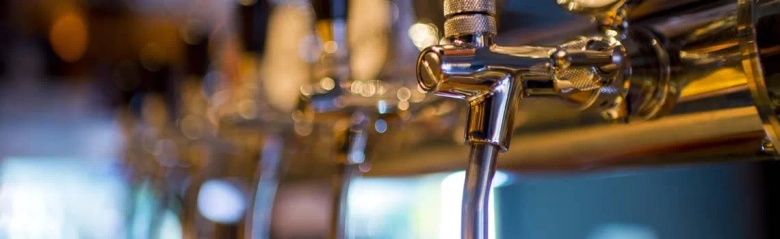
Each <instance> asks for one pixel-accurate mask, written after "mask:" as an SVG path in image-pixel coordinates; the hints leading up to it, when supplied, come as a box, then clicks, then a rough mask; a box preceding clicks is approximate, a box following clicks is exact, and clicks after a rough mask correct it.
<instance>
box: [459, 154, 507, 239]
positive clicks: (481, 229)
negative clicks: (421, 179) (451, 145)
mask: <svg viewBox="0 0 780 239" xmlns="http://www.w3.org/2000/svg"><path fill="white" fill-rule="evenodd" d="M498 152H499V149H498V147H496V146H495V145H492V144H472V145H471V154H470V156H469V166H468V167H467V168H466V183H465V185H464V186H463V212H462V215H463V220H462V221H461V228H462V229H463V230H462V234H461V238H488V219H489V216H490V215H489V214H488V203H489V199H490V185H491V183H492V182H493V175H495V173H496V158H497V157H498Z"/></svg>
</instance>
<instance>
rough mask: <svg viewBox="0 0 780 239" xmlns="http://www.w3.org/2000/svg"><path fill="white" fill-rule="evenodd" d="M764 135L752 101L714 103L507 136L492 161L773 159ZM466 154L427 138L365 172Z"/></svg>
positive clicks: (424, 167)
mask: <svg viewBox="0 0 780 239" xmlns="http://www.w3.org/2000/svg"><path fill="white" fill-rule="evenodd" d="M764 137H765V136H764V133H763V129H762V127H761V119H760V118H759V116H758V112H757V111H756V110H755V109H754V108H753V107H752V106H749V107H742V108H733V109H724V110H713V111H707V112H700V113H692V114H683V115H676V116H669V117H666V118H663V119H659V120H654V121H644V122H637V123H629V124H620V125H605V126H598V127H588V128H581V129H575V130H565V131H556V132H547V133H537V134H533V135H522V134H518V135H515V136H514V137H513V139H512V147H511V148H510V149H509V150H508V151H507V152H505V153H503V154H501V155H500V157H499V160H498V162H497V165H498V166H497V167H498V169H500V170H504V171H509V172H519V173H522V174H533V173H550V172H552V173H572V172H585V171H592V170H610V169H614V168H625V167H636V166H650V167H662V166H664V165H670V164H692V163H715V162H723V161H740V160H749V161H754V160H766V159H771V158H772V157H773V156H772V155H771V154H764V153H761V152H760V149H761V145H762V144H761V142H762V140H763V139H764ZM598 139H604V140H598ZM616 143H619V147H618V146H617V145H616ZM550 149H555V150H550ZM468 154H469V151H468V149H467V148H466V147H463V146H462V145H460V144H448V145H443V144H441V143H436V142H433V141H431V142H429V143H427V144H423V145H421V146H420V147H415V148H410V149H408V150H405V151H403V152H397V153H396V154H389V155H387V157H390V158H393V159H394V160H387V159H384V158H374V161H373V165H372V166H373V168H372V170H371V171H370V172H367V173H366V174H365V175H364V176H367V177H388V176H399V175H420V174H428V173H434V172H448V171H455V170H461V169H462V168H463V166H464V165H465V164H464V162H465V161H467V160H468V159H467V158H468ZM421 159H425V160H421Z"/></svg>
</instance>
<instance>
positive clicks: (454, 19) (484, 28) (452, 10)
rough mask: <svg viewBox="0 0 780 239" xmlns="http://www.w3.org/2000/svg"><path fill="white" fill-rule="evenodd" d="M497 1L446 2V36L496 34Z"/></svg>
mask: <svg viewBox="0 0 780 239" xmlns="http://www.w3.org/2000/svg"><path fill="white" fill-rule="evenodd" d="M495 15H496V1H495V0H445V1H444V17H445V18H446V19H447V20H446V21H445V22H444V36H445V37H448V38H449V37H456V36H466V35H477V34H491V35H495V34H496V17H495Z"/></svg>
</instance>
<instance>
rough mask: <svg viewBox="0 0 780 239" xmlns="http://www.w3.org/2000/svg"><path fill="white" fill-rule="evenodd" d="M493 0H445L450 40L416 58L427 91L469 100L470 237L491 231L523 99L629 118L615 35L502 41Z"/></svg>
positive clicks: (466, 198)
mask: <svg viewBox="0 0 780 239" xmlns="http://www.w3.org/2000/svg"><path fill="white" fill-rule="evenodd" d="M495 15H496V5H495V1H494V0H445V1H444V16H445V18H446V21H445V23H444V36H445V38H446V39H445V42H446V44H444V45H436V46H431V47H428V48H426V49H424V50H423V51H422V52H421V53H420V56H419V58H418V60H417V78H418V82H419V85H420V87H421V88H422V89H424V90H425V91H427V92H434V93H435V94H437V95H439V96H443V97H449V98H456V99H462V100H465V101H467V102H468V105H469V109H468V118H467V124H466V133H465V141H466V142H467V143H468V144H470V145H471V153H470V159H469V164H468V168H467V170H466V182H465V186H464V195H463V208H462V231H461V236H462V238H464V239H484V238H487V237H488V230H487V225H488V222H487V220H488V218H489V217H488V215H487V214H488V202H489V200H488V199H489V197H490V195H489V192H490V185H491V180H492V178H493V175H494V174H495V170H496V158H497V157H498V154H499V153H501V152H505V151H507V150H508V148H509V146H510V138H511V133H512V132H513V129H514V124H515V115H516V112H517V110H518V104H519V102H520V101H522V100H523V99H525V98H529V97H560V98H561V99H564V100H568V101H572V102H573V103H574V104H573V107H576V108H579V109H581V110H583V111H584V110H594V109H595V110H599V111H602V112H603V114H604V116H605V117H606V118H607V119H608V120H613V121H621V120H623V119H625V118H626V117H627V114H626V113H625V110H624V109H625V107H626V106H625V104H623V103H622V102H624V101H623V96H624V94H625V91H626V87H625V84H624V82H623V73H624V70H625V62H624V59H625V50H624V48H623V47H622V46H621V44H620V41H619V40H617V39H615V37H617V35H615V34H612V35H607V34H597V35H596V36H593V37H579V38H578V39H576V40H574V41H570V42H567V43H564V44H561V45H558V46H556V47H539V46H512V47H508V46H499V45H496V44H495V43H494V39H495V37H496V33H497V30H496V29H497V27H496V19H495Z"/></svg>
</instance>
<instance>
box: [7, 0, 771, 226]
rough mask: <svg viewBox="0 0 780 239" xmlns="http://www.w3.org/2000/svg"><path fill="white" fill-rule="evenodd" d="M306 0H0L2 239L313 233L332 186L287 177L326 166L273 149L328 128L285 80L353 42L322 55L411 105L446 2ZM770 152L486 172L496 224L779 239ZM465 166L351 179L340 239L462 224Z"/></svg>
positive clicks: (294, 82)
mask: <svg viewBox="0 0 780 239" xmlns="http://www.w3.org/2000/svg"><path fill="white" fill-rule="evenodd" d="M500 2H501V8H499V9H501V13H500V22H501V23H500V31H501V32H512V33H514V34H515V35H512V36H522V35H523V34H526V35H527V36H528V37H533V36H535V35H542V34H544V32H545V29H548V28H550V27H560V26H564V27H565V26H566V24H567V23H570V22H572V21H578V20H582V19H578V18H577V17H575V16H572V15H567V14H566V13H565V12H564V11H562V10H560V9H559V8H558V6H557V5H556V4H555V2H554V1H552V0H506V1H500ZM321 4H322V3H321V2H320V1H317V0H311V1H308V0H3V1H0V238H8V239H28V238H47V239H50V238H63V239H70V238H166V239H167V238H173V239H176V238H269V235H270V238H326V232H325V231H326V230H327V228H326V227H327V223H328V220H330V217H329V213H330V209H329V207H330V206H331V204H330V202H329V201H328V200H331V199H330V198H329V197H327V196H323V195H325V194H327V193H323V190H324V188H327V186H324V187H323V185H322V183H316V182H317V181H316V180H315V183H307V181H306V180H303V179H302V178H305V177H304V176H300V175H317V173H316V172H319V171H321V170H323V169H322V168H319V167H317V164H309V166H292V165H293V164H287V162H288V161H294V160H288V159H287V158H289V157H295V158H303V159H308V158H307V157H310V158H317V157H319V156H317V155H318V152H320V151H317V150H315V149H311V148H316V145H317V144H319V143H323V142H324V143H327V142H330V141H328V139H320V138H311V137H309V138H306V137H303V136H307V135H309V134H311V132H312V129H311V128H306V127H303V126H300V125H294V124H292V123H290V122H292V121H293V120H292V118H293V117H294V115H292V114H291V112H293V111H294V109H296V107H298V104H299V100H300V97H299V95H300V94H304V95H306V94H307V92H308V93H309V94H311V92H312V91H317V90H321V89H325V90H326V91H327V90H330V89H333V88H334V86H336V85H340V84H341V83H340V82H339V81H338V80H339V79H336V80H334V79H331V78H327V77H325V78H322V77H313V75H317V74H318V68H317V65H318V63H317V62H321V61H322V58H321V55H322V53H323V52H326V53H327V52H330V53H338V52H341V51H343V49H347V48H349V50H350V52H349V54H350V58H349V60H348V62H339V61H336V63H335V64H340V65H344V66H347V67H349V68H351V69H352V73H351V77H352V78H354V79H360V80H373V79H379V78H382V79H386V80H388V81H391V82H399V84H400V85H402V86H404V87H400V88H398V89H397V92H398V94H395V93H393V94H392V95H397V96H398V102H400V103H398V104H397V105H394V106H393V107H397V108H398V109H399V110H401V111H403V110H406V109H408V108H409V102H411V103H414V102H419V101H421V100H422V97H424V96H422V93H420V92H419V91H417V90H416V88H415V86H414V82H415V79H414V73H413V71H414V66H413V62H414V59H415V58H416V53H417V52H418V51H419V49H422V48H424V47H426V46H429V45H432V44H435V43H437V42H438V40H439V39H438V37H439V36H440V35H441V32H440V31H441V30H440V29H441V23H442V22H443V18H442V16H441V4H442V3H441V0H416V1H392V0H351V1H349V4H348V5H347V6H349V8H348V9H343V11H344V12H348V13H349V18H348V20H347V25H346V26H347V30H346V31H347V32H348V34H346V35H347V36H348V39H342V40H343V41H342V40H339V39H338V36H336V37H333V39H328V38H327V37H324V36H323V34H321V32H318V31H317V26H318V22H320V21H321V20H322V19H321V18H322V16H318V14H317V13H318V12H317V11H316V10H317V8H318V6H319V5H321ZM336 12H337V11H336ZM328 17H334V18H335V17H337V16H335V15H334V16H328ZM585 20H587V19H585ZM334 32H337V33H338V31H334ZM339 43H341V44H342V45H339ZM343 44H347V45H348V46H344V45H343ZM387 72H390V73H387ZM366 82H368V81H366ZM312 84H314V85H315V87H314V88H312V87H311V85H312ZM361 84H363V83H361ZM361 84H357V83H353V84H352V85H351V87H352V89H353V90H355V91H354V92H361V94H363V95H364V96H365V95H373V94H375V93H374V92H375V91H376V89H375V88H372V87H374V85H370V84H368V83H365V84H363V85H361ZM318 87H319V88H318ZM372 89H373V90H372ZM394 97H395V96H394ZM403 102H406V103H405V104H404V103H403ZM404 105H405V106H404ZM405 108H406V109H405ZM382 122H385V121H382ZM387 127H388V125H387V124H385V123H382V124H379V123H377V124H376V125H375V128H376V131H381V132H384V131H385V129H386V128H387ZM315 134H316V131H315ZM289 135H293V136H289ZM326 138H327V137H326ZM453 140H455V139H453ZM307 142H308V143H307ZM312 145H314V146H312ZM380 147H381V146H380ZM307 149H309V150H307ZM311 151H313V152H311ZM301 152H305V154H304V153H301ZM296 153H299V154H296ZM301 154H302V155H303V156H301ZM464 163H465V161H464ZM280 165H282V166H280ZM284 165H287V166H284ZM280 168H282V169H284V170H280ZM777 168H778V165H777V163H773V162H765V163H732V164H721V165H711V166H695V167H664V168H651V169H622V170H619V171H608V172H588V173H578V174H554V175H521V174H514V173H510V172H501V173H499V175H497V176H496V178H495V181H494V186H495V189H494V191H495V195H496V196H495V197H494V199H493V201H492V202H491V203H492V206H491V211H493V212H494V214H493V215H495V218H494V219H495V220H493V221H492V222H494V223H493V224H492V225H491V234H492V236H493V237H494V238H529V239H530V238H541V239H549V238H588V239H617V238H621V239H656V238H776V234H777V233H778V232H777V230H778V229H776V228H775V227H773V226H772V223H771V222H772V221H775V220H773V219H776V218H777V217H778V216H779V215H780V214H778V212H777V203H775V201H776V199H778V195H777V193H775V192H774V190H772V189H773V186H774V185H777V184H775V181H777V180H778V178H777V177H778V176H776V175H780V174H777ZM318 170H319V171H318ZM296 175H298V176H296ZM463 177H464V173H463V172H444V173H440V174H434V175H419V176H411V177H393V178H358V179H355V180H354V181H352V183H351V185H352V188H351V192H350V194H349V197H348V202H347V205H348V209H349V215H348V218H349V219H348V224H347V227H348V231H349V235H350V238H399V239H402V238H403V239H405V238H442V239H454V238H459V217H460V195H461V190H462V183H463ZM265 178H278V179H279V181H278V182H276V181H272V182H271V183H269V182H268V181H264V179H265ZM309 181H311V180H309ZM274 182H275V183H274ZM326 184H327V182H326ZM269 198H270V199H269ZM271 208H273V211H272V210H271ZM262 225H270V226H267V227H265V226H262Z"/></svg>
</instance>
